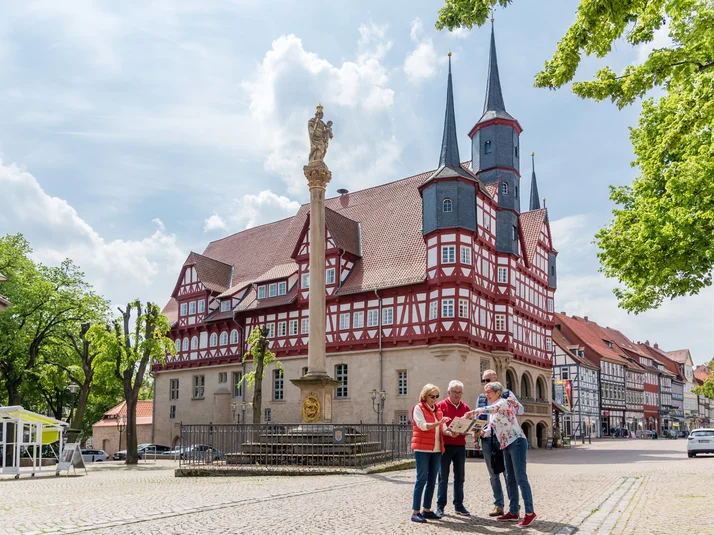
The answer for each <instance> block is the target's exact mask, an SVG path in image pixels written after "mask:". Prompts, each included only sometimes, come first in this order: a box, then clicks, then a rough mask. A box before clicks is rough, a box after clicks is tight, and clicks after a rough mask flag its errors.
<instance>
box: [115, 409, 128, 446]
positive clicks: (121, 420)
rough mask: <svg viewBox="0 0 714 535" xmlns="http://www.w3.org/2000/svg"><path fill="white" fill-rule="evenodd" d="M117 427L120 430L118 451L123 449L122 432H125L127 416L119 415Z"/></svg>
mask: <svg viewBox="0 0 714 535" xmlns="http://www.w3.org/2000/svg"><path fill="white" fill-rule="evenodd" d="M117 429H118V430H119V447H118V448H117V451H119V450H121V434H122V433H123V432H124V429H126V416H123V415H119V416H117Z"/></svg>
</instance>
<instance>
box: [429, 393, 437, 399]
mask: <svg viewBox="0 0 714 535" xmlns="http://www.w3.org/2000/svg"><path fill="white" fill-rule="evenodd" d="M429 397H430V398H431V399H439V394H429Z"/></svg>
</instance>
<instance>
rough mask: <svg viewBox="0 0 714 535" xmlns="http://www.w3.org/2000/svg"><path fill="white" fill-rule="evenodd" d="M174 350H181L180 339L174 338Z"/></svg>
mask: <svg viewBox="0 0 714 535" xmlns="http://www.w3.org/2000/svg"><path fill="white" fill-rule="evenodd" d="M176 351H181V339H180V338H177V339H176Z"/></svg>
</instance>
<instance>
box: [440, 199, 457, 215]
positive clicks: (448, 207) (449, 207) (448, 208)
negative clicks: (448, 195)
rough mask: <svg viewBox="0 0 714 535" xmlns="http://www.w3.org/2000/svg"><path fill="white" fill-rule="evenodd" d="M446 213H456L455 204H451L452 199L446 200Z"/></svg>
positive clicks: (444, 204)
mask: <svg viewBox="0 0 714 535" xmlns="http://www.w3.org/2000/svg"><path fill="white" fill-rule="evenodd" d="M443 206H444V208H443V209H444V212H453V211H454V204H453V203H452V202H451V199H444V203H443Z"/></svg>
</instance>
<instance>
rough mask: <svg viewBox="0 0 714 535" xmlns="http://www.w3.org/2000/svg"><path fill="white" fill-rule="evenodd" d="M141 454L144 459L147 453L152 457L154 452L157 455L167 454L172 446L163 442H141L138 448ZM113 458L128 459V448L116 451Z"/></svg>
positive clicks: (116, 459)
mask: <svg viewBox="0 0 714 535" xmlns="http://www.w3.org/2000/svg"><path fill="white" fill-rule="evenodd" d="M136 451H137V453H138V454H139V459H143V458H144V456H145V455H148V456H149V458H152V457H153V455H154V453H156V455H157V456H160V455H165V454H167V453H169V452H170V451H171V447H170V446H164V445H163V444H139V445H138V446H137V448H136ZM112 459H113V460H115V461H125V460H126V450H119V451H115V452H114V455H112Z"/></svg>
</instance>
